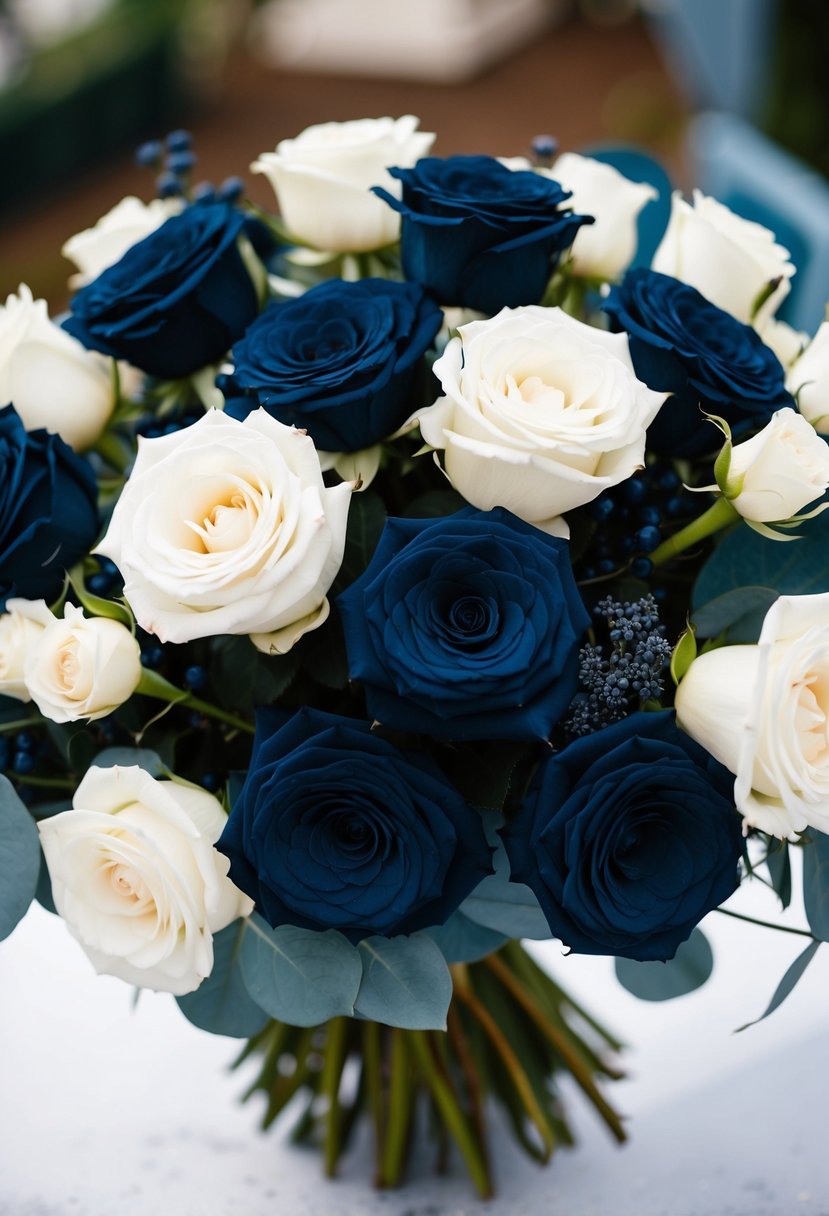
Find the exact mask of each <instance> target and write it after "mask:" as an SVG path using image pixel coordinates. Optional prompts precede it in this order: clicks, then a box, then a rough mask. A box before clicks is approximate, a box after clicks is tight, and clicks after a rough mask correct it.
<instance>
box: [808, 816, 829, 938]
mask: <svg viewBox="0 0 829 1216" xmlns="http://www.w3.org/2000/svg"><path fill="white" fill-rule="evenodd" d="M803 902H804V904H805V907H806V919H807V921H808V922H809V928H810V929H811V930H812V932H813V933H814V935H815V937H818V938H820V940H821V941H822V942H829V836H826V835H825V834H824V833H823V832H816V831H814V829H812V830H810V832H809V834H808V836H804V845H803Z"/></svg>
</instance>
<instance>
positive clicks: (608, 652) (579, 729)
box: [564, 595, 671, 739]
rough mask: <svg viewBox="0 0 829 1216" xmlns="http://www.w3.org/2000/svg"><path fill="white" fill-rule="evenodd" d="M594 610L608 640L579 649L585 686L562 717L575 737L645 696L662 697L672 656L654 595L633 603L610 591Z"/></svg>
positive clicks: (614, 717) (614, 719)
mask: <svg viewBox="0 0 829 1216" xmlns="http://www.w3.org/2000/svg"><path fill="white" fill-rule="evenodd" d="M593 612H594V616H595V617H596V618H597V625H598V624H599V623H601V622H603V624H604V626H605V629H606V632H607V638H608V645H607V649H606V648H605V645H604V644H602V643H597V644H590V645H587V646H583V647H582V649H581V651H580V653H579V658H580V660H581V666H580V668H579V682H580V684H581V686H582V689H583V691H582V692H579V693H577V695H576V697H575V698H574V700H573V703H572V704H571V706H570V712H569V715H568V717H567V719H566V720H565V723H564V727H565V730H566V731H567V733H568V735H569V736H570V737H571V738H574V739H578V738H581V737H582V736H584V735H590V734H593V732H594V731H597V730H601V729H602V727H603V726H609V725H610V724H611V722H618V721H619V720H620V718H624V717H626V716H627V715H628V714H629V713H631V712H633V711H634V710H637V709H639V708H641V706H642V705H644V704H645V702H647V701H658V700H659V698H660V697H661V695H662V690H663V688H664V679H663V676H664V673H665V670H666V668H667V667H668V664H669V663H670V660H671V647H670V644H669V643H668V642H667V641H666V640H665V626H664V625H662V624H660V621H659V610H658V608H657V605H656V600H655V599H654V598H653V596H652V595H644V596H643V597H642V598H641V599H640V600H635V601H634V602H633V603H629V602H624V603H620V602H619V601H618V600H614V599H613V598H612V597H611V596H607V597H606V598H605V599H603V600H601V601H600V602H599V603H598V604H597V605H596V607H595V608H594V610H593Z"/></svg>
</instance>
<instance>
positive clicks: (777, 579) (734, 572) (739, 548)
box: [692, 512, 829, 609]
mask: <svg viewBox="0 0 829 1216" xmlns="http://www.w3.org/2000/svg"><path fill="white" fill-rule="evenodd" d="M741 587H765V588H768V589H770V590H773V591H776V592H777V593H778V595H806V594H812V593H815V592H823V591H829V512H825V513H824V514H822V515H818V516H816V517H815V518H814V519H810V520H808V521H807V522H806V523H804V524H803V526H802V533H801V539H800V540H799V541H797V542H796V543H795V544H791V545H786V546H785V548H784V547H783V545H781V544H780V543H779V542H777V541H772V540H766V538H765V537H763V536H760V535H759V534H758V533H756V532H753V531H752V530H751V529H750V528H748V527H746V526H745V525H744V526H742V527H739V528H735V529H734V531H733V532H730V533H729V534H728V535H727V536H726V537H724V538H723V540H722V541H721V542H720V543H719V544H718V545H717V547H716V549H715V550H714V552H713V553H712V555H711V557H709V559H708V561H707V562H706V563H705V565H704V566H703V568H702V570H701V571H700V574H699V577H698V579H697V582H696V585H695V587H694V591H693V597H692V598H693V603H694V607H695V609H696V607H697V606H699V605H702V604H707V603H708V602H709V601H710V600H714V599H717V598H718V597H719V596H721V595H724V594H725V593H726V592H727V591H734V590H736V589H738V588H741Z"/></svg>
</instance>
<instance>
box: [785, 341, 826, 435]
mask: <svg viewBox="0 0 829 1216" xmlns="http://www.w3.org/2000/svg"><path fill="white" fill-rule="evenodd" d="M786 388H787V389H788V390H789V392H790V393H796V394H797V407H798V409H799V410H800V412H801V414H802V415H803V416H804V418H808V419H809V421H810V422H811V424H812V426H814V427H815V429H816V430H818V431H820V433H821V434H822V435H827V434H829V321H824V322H823V324H822V325H821V327H820V329H819V330H818V331H817V333H816V334H815V336H814V338H813V339H812V341H811V342H810V343H809V345H808V346H807V347H806V349H805V350H804V352H803V354H802V355H801V356H800V358H799V359H798V360H797V361H796V362H795V364H794V366H793V367H792V368H791V370H790V371H789V374H788V376H787V377H786Z"/></svg>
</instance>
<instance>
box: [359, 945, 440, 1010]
mask: <svg viewBox="0 0 829 1216" xmlns="http://www.w3.org/2000/svg"><path fill="white" fill-rule="evenodd" d="M357 949H358V951H359V953H360V955H361V957H362V964H363V977H362V982H361V984H360V990H359V992H358V994H357V1000H356V1002H355V1009H356V1011H357V1012H358V1013H360V1014H362V1015H363V1017H365V1018H370V1019H371V1020H372V1021H374V1022H384V1023H385V1024H386V1025H387V1026H400V1027H403V1028H404V1029H405V1030H445V1029H446V1013H447V1010H448V1009H449V1002H450V1001H451V999H452V977H451V975H450V974H449V968H448V966H447V964H446V959H445V958H444V957H443V954H442V953H441V951H440V949H439V948H438V946H437V945H436V944H435V943H434V942H433V941H432V939H431V937H428V936H427V935H426V934H425V933H413V934H412V935H411V936H410V937H367V938H364V939H363V941H361V942H360V944H359V946H358V947H357Z"/></svg>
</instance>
